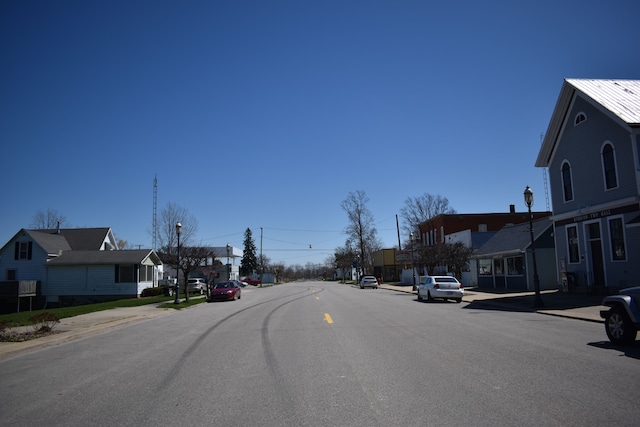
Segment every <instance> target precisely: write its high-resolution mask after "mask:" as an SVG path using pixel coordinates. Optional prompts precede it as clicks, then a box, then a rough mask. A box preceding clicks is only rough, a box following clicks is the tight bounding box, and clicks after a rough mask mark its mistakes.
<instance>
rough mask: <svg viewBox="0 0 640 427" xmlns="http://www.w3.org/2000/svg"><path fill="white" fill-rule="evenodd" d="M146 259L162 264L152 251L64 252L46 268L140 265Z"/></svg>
mask: <svg viewBox="0 0 640 427" xmlns="http://www.w3.org/2000/svg"><path fill="white" fill-rule="evenodd" d="M148 257H150V258H151V261H152V262H153V263H154V264H156V265H160V264H162V262H161V261H160V258H159V257H158V255H157V254H156V253H155V252H154V251H153V250H151V249H135V250H119V251H65V252H63V253H62V255H60V256H58V257H56V258H53V259H51V260H50V261H49V262H47V266H49V265H52V266H56V265H116V264H141V263H142V262H143V261H145V260H146V259H147V258H148Z"/></svg>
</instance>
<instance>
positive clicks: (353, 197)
mask: <svg viewBox="0 0 640 427" xmlns="http://www.w3.org/2000/svg"><path fill="white" fill-rule="evenodd" d="M367 202H369V198H368V197H367V195H366V194H365V192H364V191H362V190H358V191H356V192H355V193H354V192H350V193H349V194H348V195H347V198H346V199H345V200H343V201H342V209H344V211H345V212H346V213H347V218H348V219H349V223H348V224H347V227H346V228H345V233H346V234H347V235H348V236H349V238H350V239H351V240H352V241H353V242H355V244H356V246H357V248H358V254H359V255H360V257H361V258H360V259H361V261H362V267H363V271H364V272H365V273H366V272H367V268H368V266H369V265H372V264H373V252H375V251H377V250H378V249H380V248H381V247H382V244H381V243H380V241H379V240H378V238H377V233H378V231H377V230H376V227H375V225H374V220H373V214H372V213H371V211H370V210H369V208H367Z"/></svg>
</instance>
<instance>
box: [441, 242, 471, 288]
mask: <svg viewBox="0 0 640 427" xmlns="http://www.w3.org/2000/svg"><path fill="white" fill-rule="evenodd" d="M441 246H442V255H443V257H442V258H443V259H442V261H443V262H442V264H443V265H447V266H448V267H449V270H450V271H453V274H454V275H455V276H456V278H457V279H458V280H462V268H463V267H464V266H465V265H466V264H467V262H469V259H470V258H471V255H473V248H470V247H468V246H466V245H465V244H464V243H462V242H456V243H447V244H444V245H441Z"/></svg>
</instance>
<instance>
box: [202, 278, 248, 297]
mask: <svg viewBox="0 0 640 427" xmlns="http://www.w3.org/2000/svg"><path fill="white" fill-rule="evenodd" d="M241 295H242V289H241V288H240V286H238V285H237V284H236V283H235V282H234V281H230V282H220V283H216V284H215V285H211V287H210V288H209V301H235V300H236V299H240V296H241Z"/></svg>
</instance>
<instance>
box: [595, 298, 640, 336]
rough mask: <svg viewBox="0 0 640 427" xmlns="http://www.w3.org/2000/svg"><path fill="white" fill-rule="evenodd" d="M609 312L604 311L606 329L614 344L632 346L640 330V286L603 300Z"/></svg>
mask: <svg viewBox="0 0 640 427" xmlns="http://www.w3.org/2000/svg"><path fill="white" fill-rule="evenodd" d="M602 305H606V306H607V307H611V308H609V310H602V311H601V312H600V317H602V318H603V319H604V329H605V331H606V332H607V336H608V337H609V340H610V341H611V342H612V343H614V344H631V343H632V342H634V341H635V340H636V335H637V333H638V329H640V286H637V287H635V288H627V289H623V290H621V291H620V292H619V293H618V295H610V296H608V297H605V298H604V300H602Z"/></svg>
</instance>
